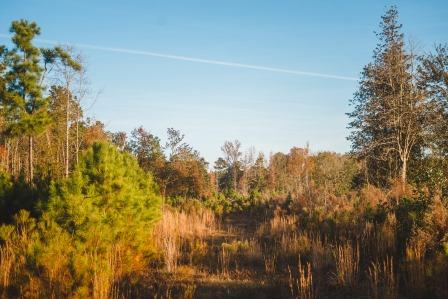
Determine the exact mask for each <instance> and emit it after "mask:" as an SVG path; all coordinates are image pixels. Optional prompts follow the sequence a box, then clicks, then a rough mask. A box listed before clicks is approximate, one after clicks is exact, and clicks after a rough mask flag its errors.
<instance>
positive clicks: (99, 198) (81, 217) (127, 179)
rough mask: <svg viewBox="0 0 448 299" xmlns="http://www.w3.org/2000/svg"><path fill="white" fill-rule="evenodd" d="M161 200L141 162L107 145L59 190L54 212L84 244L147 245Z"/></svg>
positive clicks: (95, 148)
mask: <svg viewBox="0 0 448 299" xmlns="http://www.w3.org/2000/svg"><path fill="white" fill-rule="evenodd" d="M160 203H161V198H160V196H159V195H158V188H157V186H156V184H155V183H154V181H153V179H152V177H151V176H149V175H148V174H146V173H145V172H144V171H143V170H142V169H141V168H140V167H139V166H138V163H137V160H136V159H135V158H134V157H132V156H131V155H130V154H128V153H122V152H120V151H119V150H118V149H117V148H116V147H115V146H114V145H111V144H109V143H106V142H98V143H94V144H93V145H92V147H91V148H90V149H89V150H87V151H86V153H85V154H84V155H83V156H81V159H80V161H79V164H78V165H77V166H76V168H75V170H74V171H73V173H72V174H71V175H70V176H69V178H68V179H66V180H64V181H63V182H62V183H61V184H59V185H57V186H54V187H53V189H52V191H51V195H50V201H49V204H48V210H49V213H50V215H52V217H53V218H54V219H55V220H56V222H58V223H59V224H60V225H61V226H62V227H64V228H65V229H67V230H68V231H69V232H70V233H71V234H73V235H74V236H76V237H77V238H78V239H79V240H84V241H85V240H93V239H97V240H98V242H100V243H104V244H109V245H110V244H114V243H116V242H123V243H125V244H129V245H131V247H133V248H137V247H140V246H142V245H145V244H147V241H148V240H149V237H150V234H151V229H150V228H151V227H152V224H153V223H154V222H155V221H156V220H157V219H158V218H159V216H160V212H161V210H160Z"/></svg>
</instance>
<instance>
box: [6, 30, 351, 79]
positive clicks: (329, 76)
mask: <svg viewBox="0 0 448 299" xmlns="http://www.w3.org/2000/svg"><path fill="white" fill-rule="evenodd" d="M0 37H1V38H10V35H8V34H2V33H0ZM35 41H36V42H38V43H43V44H50V45H58V44H69V45H72V46H74V47H77V48H84V49H90V50H98V51H107V52H115V53H125V54H134V55H143V56H151V57H159V58H166V59H172V60H181V61H189V62H196V63H204V64H213V65H222V66H228V67H235V68H245V69H252V70H260V71H268V72H276V73H286V74H292V75H299V76H309V77H320V78H327V79H336V80H346V81H358V79H357V78H354V77H348V76H340V75H333V74H324V73H315V72H306V71H300V70H292V69H284V68H276V67H269V66H262V65H254V64H244V63H237V62H230V61H222V60H211V59H203V58H196V57H189V56H180V55H171V54H164V53H157V52H150V51H142V50H132V49H125V48H111V47H104V46H97V45H91V44H82V43H61V42H58V41H54V40H48V39H35Z"/></svg>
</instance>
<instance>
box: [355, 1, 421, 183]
mask: <svg viewBox="0 0 448 299" xmlns="http://www.w3.org/2000/svg"><path fill="white" fill-rule="evenodd" d="M380 27H381V31H380V32H379V33H378V34H377V35H378V38H379V44H378V46H377V48H376V49H375V51H374V55H373V60H374V61H373V62H372V63H370V64H368V65H367V66H366V67H365V68H364V70H363V73H362V77H361V80H360V82H359V90H358V91H357V92H356V93H355V95H354V98H353V99H352V101H351V103H352V105H354V111H353V112H351V113H349V114H348V115H349V116H350V117H351V118H352V121H351V123H350V125H349V128H351V129H353V131H352V133H351V135H350V136H349V138H348V139H349V140H350V141H351V142H352V151H353V153H354V154H356V155H357V156H358V157H359V158H361V159H364V160H365V161H366V167H367V170H368V177H367V180H369V179H373V182H374V183H377V184H386V183H387V182H388V181H389V179H391V178H396V177H400V179H401V181H402V182H403V183H406V181H407V172H408V166H409V162H410V160H411V159H412V158H413V157H414V156H416V155H419V154H420V153H421V152H422V149H421V148H419V146H420V145H421V144H422V136H423V133H424V126H425V123H426V119H425V117H426V115H425V109H426V105H425V97H424V94H423V93H422V92H420V91H419V89H418V88H417V87H416V80H415V79H416V77H415V65H414V63H415V60H416V57H415V55H414V53H412V52H411V53H407V52H406V51H405V44H404V41H403V34H402V33H401V32H400V30H401V24H399V23H398V12H397V10H396V8H395V7H392V8H390V9H389V10H388V11H387V12H386V14H385V15H384V16H383V17H382V22H381V24H380Z"/></svg>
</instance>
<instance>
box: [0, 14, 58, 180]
mask: <svg viewBox="0 0 448 299" xmlns="http://www.w3.org/2000/svg"><path fill="white" fill-rule="evenodd" d="M10 32H11V33H13V37H12V41H13V43H14V46H15V47H14V48H13V49H12V51H10V52H9V53H8V62H9V63H10V65H9V71H8V72H7V73H6V75H5V78H6V81H7V92H6V94H5V96H4V98H3V103H2V105H3V109H4V111H3V112H4V113H5V114H4V115H5V116H6V121H7V133H8V135H9V136H11V137H20V136H27V137H28V179H29V181H30V182H31V181H32V180H33V175H34V165H33V162H34V158H33V151H34V150H33V138H34V136H35V135H36V134H38V133H39V132H41V131H43V129H44V128H45V126H46V125H47V124H48V123H49V122H50V118H49V117H48V113H47V104H48V99H47V98H45V97H44V95H43V87H42V79H43V78H42V75H43V73H44V69H43V68H42V66H41V65H40V59H41V52H40V50H39V48H37V47H35V46H34V45H33V44H32V40H33V38H34V37H35V36H36V35H39V34H40V28H39V27H38V26H37V24H36V23H34V22H32V23H30V22H28V21H25V20H20V21H14V22H12V25H11V29H10Z"/></svg>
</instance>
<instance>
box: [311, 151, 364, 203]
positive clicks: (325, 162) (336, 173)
mask: <svg viewBox="0 0 448 299" xmlns="http://www.w3.org/2000/svg"><path fill="white" fill-rule="evenodd" d="M313 161H314V171H313V180H314V182H315V183H316V186H317V187H318V188H320V189H321V190H324V191H325V192H328V193H329V194H334V195H336V196H341V195H343V194H346V193H347V192H348V191H350V190H351V189H352V185H353V180H354V178H355V176H356V174H357V173H358V171H359V167H358V165H357V162H356V161H355V160H354V159H352V158H351V157H349V156H346V155H338V154H336V153H331V152H321V153H319V154H317V156H315V157H314V158H313Z"/></svg>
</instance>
